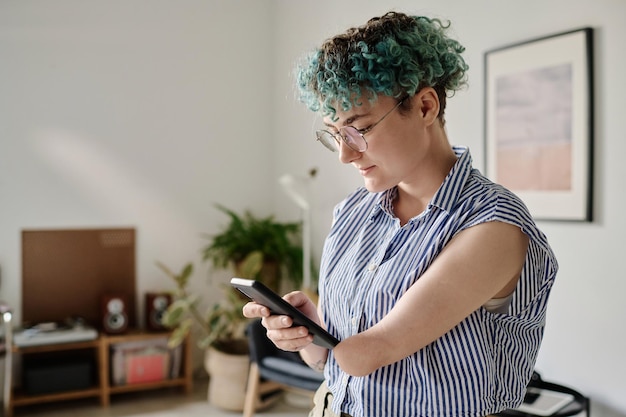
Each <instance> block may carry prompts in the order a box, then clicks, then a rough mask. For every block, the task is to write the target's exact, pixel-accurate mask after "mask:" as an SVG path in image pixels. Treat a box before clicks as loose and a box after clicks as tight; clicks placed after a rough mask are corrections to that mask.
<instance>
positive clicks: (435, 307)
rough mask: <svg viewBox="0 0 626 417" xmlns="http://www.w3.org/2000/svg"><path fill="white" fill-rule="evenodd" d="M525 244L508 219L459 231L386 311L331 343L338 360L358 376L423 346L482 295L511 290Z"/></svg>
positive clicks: (474, 306) (471, 308)
mask: <svg viewBox="0 0 626 417" xmlns="http://www.w3.org/2000/svg"><path fill="white" fill-rule="evenodd" d="M527 250H528V237H527V236H526V235H525V234H524V233H523V232H522V231H521V230H520V229H519V228H518V227H516V226H513V225H510V224H507V223H502V222H489V223H483V224H480V225H477V226H473V227H471V228H468V229H466V230H464V231H463V232H460V233H459V234H458V235H457V236H455V237H454V238H453V239H452V240H451V241H450V243H449V244H448V245H447V246H446V248H445V249H444V250H443V251H442V252H441V254H440V255H439V256H438V257H437V259H436V260H435V261H434V262H433V264H432V265H431V266H430V267H429V268H428V270H427V271H426V272H425V273H424V274H423V275H422V277H420V278H419V279H418V280H417V281H416V282H415V284H413V286H412V287H411V288H410V289H409V290H408V291H407V292H406V294H404V295H403V296H402V298H401V299H400V300H399V301H398V303H397V304H396V305H395V307H394V308H393V309H392V310H391V311H390V312H389V314H388V315H387V316H386V317H384V318H383V319H382V320H381V321H380V322H379V323H377V324H376V325H374V326H372V327H371V328H370V329H368V330H366V331H364V332H362V333H359V334H357V335H354V336H352V337H349V338H347V339H345V340H343V341H342V342H341V343H339V344H338V345H337V346H336V347H335V348H334V354H335V357H336V359H337V362H338V363H339V366H340V367H341V368H342V369H343V370H344V371H345V372H347V373H349V374H351V375H354V376H363V375H367V374H370V373H371V372H373V371H374V370H376V369H378V368H380V367H381V366H385V365H388V364H391V363H394V362H397V361H398V360H400V359H403V358H405V357H407V356H409V355H411V354H413V353H415V352H417V351H418V350H420V349H422V348H423V347H424V346H426V345H428V344H430V343H431V342H433V341H434V340H436V339H438V338H439V337H441V336H442V335H444V334H445V333H446V332H448V331H449V330H450V329H452V328H453V327H454V326H456V325H457V324H458V323H460V322H461V321H462V320H463V319H465V318H466V317H467V316H469V315H470V314H471V313H472V312H473V311H475V310H476V309H477V308H479V307H480V306H481V305H483V304H484V303H485V302H486V301H487V300H489V299H491V298H494V297H497V298H499V297H504V296H506V295H508V294H510V293H511V292H513V291H514V289H515V287H516V285H517V281H518V280H519V276H520V273H521V270H522V267H523V265H524V260H525V257H526V252H527Z"/></svg>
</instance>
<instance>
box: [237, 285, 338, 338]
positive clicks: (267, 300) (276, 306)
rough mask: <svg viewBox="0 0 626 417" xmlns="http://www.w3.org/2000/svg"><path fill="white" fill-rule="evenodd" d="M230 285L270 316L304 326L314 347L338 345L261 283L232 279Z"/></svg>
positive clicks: (327, 334) (328, 334)
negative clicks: (277, 315) (280, 316)
mask: <svg viewBox="0 0 626 417" xmlns="http://www.w3.org/2000/svg"><path fill="white" fill-rule="evenodd" d="M230 285H232V286H233V287H235V288H236V289H237V290H239V291H240V292H241V293H242V294H243V295H245V296H246V297H248V298H249V299H250V300H252V301H254V302H257V303H259V304H262V305H264V306H265V307H267V308H269V309H270V312H271V314H280V315H285V316H289V317H291V318H292V320H293V325H294V326H304V327H306V328H307V329H309V333H310V334H312V335H313V343H315V344H316V345H318V346H323V347H325V348H328V349H332V348H334V347H335V346H336V345H337V343H339V340H337V339H336V338H335V337H334V336H333V335H331V334H330V333H328V332H327V331H326V330H324V329H323V328H321V327H320V326H319V325H318V324H317V323H315V322H314V321H313V320H311V319H310V318H308V317H307V316H305V315H304V314H302V312H301V311H300V310H298V309H297V308H295V307H294V306H292V305H291V304H289V303H288V302H287V301H285V300H283V298H282V297H281V296H280V295H278V294H276V293H275V292H274V291H272V290H270V289H269V288H268V287H266V286H265V285H264V284H263V283H262V282H259V281H255V280H252V279H243V278H232V279H231V280H230Z"/></svg>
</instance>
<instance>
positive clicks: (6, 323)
mask: <svg viewBox="0 0 626 417" xmlns="http://www.w3.org/2000/svg"><path fill="white" fill-rule="evenodd" d="M12 318H13V311H12V310H11V308H10V307H9V306H8V305H7V304H6V303H4V302H3V301H0V323H2V325H3V328H4V338H3V340H2V341H0V357H4V393H3V395H4V396H3V402H4V403H3V407H2V410H3V413H2V415H3V416H5V417H10V416H11V415H12V411H13V409H12V406H11V394H12V384H13V379H12V378H11V375H12V372H13V327H12V326H13V324H12Z"/></svg>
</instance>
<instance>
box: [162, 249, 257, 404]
mask: <svg viewBox="0 0 626 417" xmlns="http://www.w3.org/2000/svg"><path fill="white" fill-rule="evenodd" d="M261 264H262V259H261V257H260V256H259V254H257V253H254V254H251V255H250V256H248V257H247V258H246V259H244V260H243V261H242V262H241V265H240V271H241V273H242V274H244V275H245V277H252V276H255V275H256V274H257V273H258V272H259V270H260V269H261ZM157 266H158V267H159V268H160V269H161V270H162V271H163V272H165V274H166V275H167V276H169V277H170V278H171V279H172V280H173V281H174V283H175V284H176V291H175V300H174V301H173V302H172V304H171V305H170V306H169V307H168V309H167V310H166V311H165V314H164V315H163V319H162V323H163V325H164V326H166V327H168V328H170V329H173V331H172V335H171V337H170V339H169V345H170V347H175V346H178V345H179V344H180V343H182V341H183V340H184V339H185V337H186V336H187V335H188V334H189V333H190V332H191V330H192V328H193V327H194V324H195V325H196V326H197V327H198V328H199V329H200V331H201V336H200V338H199V339H198V342H197V344H198V346H199V347H200V348H201V349H205V369H206V370H207V372H208V374H209V376H210V377H211V383H210V384H209V388H208V400H209V402H211V403H212V404H214V405H216V406H218V407H221V408H224V409H227V410H233V411H241V410H243V404H244V398H245V390H246V382H247V375H248V369H249V356H248V341H247V339H246V337H245V327H246V325H247V322H248V319H247V318H245V317H244V316H243V314H242V308H243V305H244V304H245V302H246V301H244V300H243V299H242V298H241V297H238V296H237V295H236V294H235V291H234V290H233V289H232V288H230V287H229V288H227V289H226V291H225V294H226V298H225V300H223V301H221V302H218V303H215V304H214V305H213V306H212V307H210V308H209V309H208V310H207V311H206V312H204V313H203V312H201V311H200V302H201V300H200V297H198V296H197V294H191V293H190V292H189V290H188V288H187V287H188V284H189V278H190V277H191V275H192V273H193V264H192V263H188V264H186V265H185V266H184V267H183V269H182V270H181V271H180V272H179V273H175V272H173V271H172V270H170V269H169V268H168V267H167V266H165V265H164V264H162V263H160V262H157Z"/></svg>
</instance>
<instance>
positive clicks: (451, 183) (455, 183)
mask: <svg viewBox="0 0 626 417" xmlns="http://www.w3.org/2000/svg"><path fill="white" fill-rule="evenodd" d="M452 150H453V151H454V153H455V154H456V156H457V158H458V159H457V161H456V163H455V164H454V166H452V169H451V170H450V172H449V173H448V175H447V176H446V178H445V179H444V180H443V183H442V184H441V186H440V187H439V189H438V190H437V192H436V193H435V195H434V196H433V198H432V200H431V201H430V203H429V205H428V206H429V207H432V206H434V207H438V208H440V209H441V210H444V211H446V212H450V211H451V210H452V208H453V207H454V206H455V205H456V201H457V199H458V196H459V194H460V192H461V190H462V189H463V187H464V186H465V183H466V182H467V179H468V177H469V176H470V174H471V171H472V156H471V154H470V151H469V149H468V148H467V147H464V146H453V147H452ZM397 195H398V189H397V187H393V188H390V189H389V190H387V191H383V192H382V193H380V194H379V196H380V197H379V199H378V204H376V205H375V206H374V208H373V210H372V214H371V218H374V216H376V214H377V213H379V212H380V211H381V210H382V211H384V212H385V213H387V214H389V215H391V216H394V214H393V201H394V200H395V198H396V196H397Z"/></svg>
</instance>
